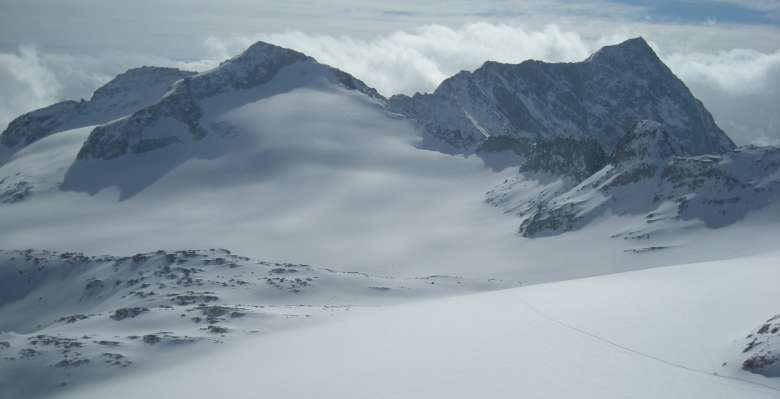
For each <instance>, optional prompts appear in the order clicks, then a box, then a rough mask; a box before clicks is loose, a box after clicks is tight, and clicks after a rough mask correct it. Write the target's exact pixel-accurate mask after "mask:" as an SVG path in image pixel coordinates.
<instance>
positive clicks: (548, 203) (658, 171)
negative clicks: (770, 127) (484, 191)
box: [489, 121, 780, 239]
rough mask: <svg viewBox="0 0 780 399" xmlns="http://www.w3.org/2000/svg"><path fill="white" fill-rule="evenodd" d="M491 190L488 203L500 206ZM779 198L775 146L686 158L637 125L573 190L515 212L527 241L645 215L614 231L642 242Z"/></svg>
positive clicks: (664, 133) (658, 131)
mask: <svg viewBox="0 0 780 399" xmlns="http://www.w3.org/2000/svg"><path fill="white" fill-rule="evenodd" d="M511 191H512V189H511V188H509V189H504V190H502V191H495V192H493V193H491V195H490V196H489V202H491V203H494V204H497V205H501V206H506V204H504V203H505V202H506V201H502V196H503V197H507V196H509V194H508V193H509V192H511ZM778 198H780V148H777V147H745V148H739V149H736V150H733V151H729V152H726V153H722V154H717V155H691V154H690V150H689V149H687V148H686V147H685V145H684V144H683V143H681V142H680V140H678V139H677V138H676V137H675V136H673V135H672V134H671V133H670V132H669V130H668V129H667V128H666V126H664V125H662V124H660V123H658V122H655V121H640V122H638V123H637V124H636V126H635V127H634V129H633V130H632V131H631V132H630V133H629V134H627V135H626V136H625V137H624V138H623V139H621V140H620V144H619V145H618V147H617V148H616V149H615V151H614V153H613V154H612V155H611V156H610V158H609V162H608V164H607V165H605V166H604V168H602V169H601V170H599V171H598V172H596V173H594V174H593V175H592V176H590V177H588V178H587V179H584V180H582V181H580V182H578V184H576V185H568V186H566V185H564V186H562V187H559V189H558V191H557V192H555V193H553V194H551V193H550V192H546V193H545V196H539V197H538V198H536V199H535V200H533V201H528V202H526V203H525V204H523V205H524V206H519V207H518V208H516V212H517V213H518V214H520V215H521V216H522V217H523V218H524V219H523V222H522V224H521V226H520V229H519V230H520V233H521V234H522V235H524V236H526V237H539V236H549V235H556V234H561V233H563V232H567V231H571V230H576V229H579V228H582V227H584V226H585V225H587V224H588V223H589V222H590V221H592V220H594V219H595V218H596V217H598V216H601V215H603V214H604V213H606V212H607V211H610V212H612V213H614V214H619V215H641V214H644V222H643V223H640V224H639V225H635V226H633V228H630V229H627V230H626V231H624V232H622V233H619V234H618V235H617V236H619V237H622V238H626V239H644V238H649V237H650V236H651V235H652V234H653V232H654V231H656V230H657V229H658V228H663V227H665V226H666V225H667V224H668V223H669V222H674V221H677V222H679V221H691V220H700V221H702V222H703V223H704V224H705V225H707V226H708V227H721V226H725V225H728V224H731V223H733V222H735V221H737V220H739V219H741V218H742V217H744V215H745V214H746V213H747V212H748V211H750V210H755V209H760V208H763V207H765V206H767V205H769V204H771V203H772V202H773V201H776V200H777V199H778Z"/></svg>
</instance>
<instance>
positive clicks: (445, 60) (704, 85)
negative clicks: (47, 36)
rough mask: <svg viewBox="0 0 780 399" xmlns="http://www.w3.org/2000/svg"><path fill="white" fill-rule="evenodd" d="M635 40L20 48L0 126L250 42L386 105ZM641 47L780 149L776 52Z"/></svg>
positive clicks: (499, 34) (448, 33) (0, 67)
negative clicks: (134, 74) (274, 48)
mask: <svg viewBox="0 0 780 399" xmlns="http://www.w3.org/2000/svg"><path fill="white" fill-rule="evenodd" d="M637 31H641V30H638V29H633V28H628V27H618V28H615V29H612V30H611V31H610V32H603V33H599V34H593V33H592V32H590V33H587V32H578V31H574V30H569V29H564V28H561V27H559V26H556V25H547V26H544V27H541V28H524V27H519V26H514V25H508V24H492V23H485V22H479V23H471V24H466V25H463V26H461V27H459V28H450V27H446V26H442V25H427V26H422V27H419V28H415V29H409V30H399V31H395V32H392V33H388V34H385V35H380V36H375V37H372V38H356V37H352V36H348V35H342V36H336V35H317V34H310V33H305V32H301V31H287V32H276V33H259V34H256V35H233V36H208V37H207V38H206V39H204V40H203V43H202V46H203V51H202V53H201V54H199V55H198V56H199V57H198V60H197V61H193V62H181V61H176V60H170V59H165V58H161V57H158V56H146V55H138V54H136V55H118V54H108V55H104V56H90V57H80V56H73V55H66V54H56V53H49V52H44V51H41V50H39V49H36V48H35V47H31V46H22V47H20V48H19V49H18V51H16V52H12V53H0V88H2V89H3V90H4V92H6V93H10V95H7V96H5V97H4V98H2V99H0V126H4V125H5V123H7V122H8V121H10V119H11V118H13V117H15V116H17V115H19V114H20V113H22V112H26V111H29V110H31V109H34V108H37V107H41V106H45V105H48V104H51V103H53V102H55V101H57V100H62V99H69V98H81V97H89V96H90V95H91V92H92V91H93V90H94V89H95V88H96V87H97V86H99V85H100V84H102V83H104V82H105V81H107V80H109V79H110V77H111V76H113V75H116V74H117V73H120V72H122V71H123V70H124V69H127V68H130V67H135V66H139V65H162V66H177V67H181V68H186V69H194V70H203V69H206V68H209V67H211V66H214V65H216V64H217V63H218V62H219V61H221V60H224V59H226V58H228V57H230V56H232V55H235V54H237V53H239V52H240V51H242V50H243V49H245V48H246V47H248V46H249V45H250V44H252V43H253V42H255V41H257V40H264V41H268V42H271V43H275V44H278V45H281V46H285V47H289V48H293V49H296V50H298V51H301V52H304V53H306V54H308V55H311V56H313V57H315V58H316V59H317V60H319V61H320V62H323V63H326V64H330V65H333V66H335V67H337V68H340V69H343V70H345V71H347V72H349V73H351V74H353V75H355V76H356V77H358V78H360V79H361V80H363V81H365V82H366V83H367V84H368V85H370V86H372V87H375V88H377V89H378V90H379V91H380V92H381V93H382V94H384V95H386V96H389V95H392V94H396V93H405V94H413V93H414V92H418V91H419V92H428V91H432V90H433V89H435V87H436V86H437V85H438V84H439V83H440V82H441V81H442V80H443V79H445V78H447V77H448V76H451V75H453V74H455V73H457V72H458V71H460V70H464V69H465V70H473V69H475V68H478V67H479V66H480V65H481V64H482V63H483V62H484V61H486V60H494V61H499V62H507V63H517V62H521V61H523V60H526V59H539V60H543V61H551V62H571V61H580V60H582V59H584V58H586V57H587V56H588V55H589V54H590V53H592V52H593V51H595V50H597V49H598V48H600V47H601V46H603V45H606V44H614V43H617V42H620V41H622V40H625V39H627V38H629V37H632V36H636V35H637V33H636V32H637ZM645 33H646V34H647V32H645ZM656 37H657V38H658V41H656V40H654V39H656ZM646 38H647V39H648V40H649V41H650V42H651V45H653V47H654V48H655V49H656V51H657V52H658V54H659V56H660V57H661V58H662V59H663V60H664V61H665V62H666V63H667V64H668V65H669V66H670V68H671V69H672V70H673V71H674V72H675V73H676V74H677V75H678V76H679V77H680V78H681V79H682V80H683V81H684V82H685V83H686V84H687V85H688V86H689V87H690V88H691V90H692V91H693V92H694V94H695V95H696V96H697V97H699V98H700V99H701V100H702V101H703V102H704V104H705V105H706V106H707V107H708V108H709V109H710V111H711V112H712V113H713V114H714V116H715V118H716V120H717V121H718V123H719V124H720V125H721V127H723V128H724V130H726V131H727V133H729V134H730V135H731V136H732V138H734V139H735V141H737V142H738V143H739V144H748V143H759V144H771V143H780V125H779V124H778V122H779V121H778V119H779V117H778V116H777V113H776V112H775V111H774V108H775V107H776V105H777V104H780V94H778V91H777V88H778V87H780V50H775V51H772V50H755V49H747V48H731V49H727V50H723V49H720V50H711V51H701V50H697V49H688V48H685V47H681V46H679V45H678V44H676V43H674V41H672V40H670V39H669V37H665V36H662V35H658V36H655V35H652V34H650V35H647V36H646Z"/></svg>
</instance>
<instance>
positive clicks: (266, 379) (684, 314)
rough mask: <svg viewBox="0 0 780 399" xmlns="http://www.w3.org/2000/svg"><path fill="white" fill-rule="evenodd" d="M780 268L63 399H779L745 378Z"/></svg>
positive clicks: (609, 293) (480, 311) (578, 296)
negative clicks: (750, 340) (750, 346)
mask: <svg viewBox="0 0 780 399" xmlns="http://www.w3.org/2000/svg"><path fill="white" fill-rule="evenodd" d="M778 261H780V255H778V254H777V253H775V254H771V255H764V256H757V257H749V258H741V259H736V260H728V261H717V262H706V263H697V264H687V265H680V266H673V267H665V268H655V269H651V270H644V271H636V272H629V273H621V274H613V275H608V276H600V277H594V278H587V279H580V280H571V281H565V282H556V283H550V284H542V285H535V286H530V287H521V288H512V289H506V290H501V291H496V292H490V293H480V294H473V295H466V296H457V297H451V298H446V299H437V300H430V301H424V302H415V303H411V304H406V305H398V306H386V307H381V308H378V309H377V308H371V309H356V310H353V311H352V312H349V314H345V315H342V316H341V317H339V318H337V319H336V320H333V321H331V322H328V323H323V324H318V325H312V326H308V327H304V328H300V329H296V330H291V331H286V332H282V333H271V334H268V335H265V336H262V337H253V338H247V339H245V340H243V341H241V342H240V343H236V344H235V345H233V346H232V347H231V348H229V349H225V350H223V351H220V352H213V353H206V354H188V355H184V354H182V356H187V357H186V358H184V357H182V358H181V359H178V360H179V361H177V365H176V366H166V367H162V366H159V367H146V368H144V370H138V371H137V372H134V373H133V374H129V375H128V376H126V377H125V378H121V379H117V380H111V381H107V382H105V383H103V384H100V385H96V386H93V387H90V388H89V389H86V390H77V391H71V392H67V391H65V392H63V395H61V396H58V397H62V398H104V397H115V398H136V397H140V396H145V395H148V394H149V393H150V392H154V394H155V396H159V397H169V398H213V397H217V396H226V397H231V398H256V397H264V396H267V397H274V398H314V397H331V398H335V397H339V398H364V397H377V398H398V397H407V398H431V397H450V398H474V397H491V398H496V397H517V396H518V395H521V396H523V397H528V398H547V397H576V398H605V397H608V398H620V397H625V398H776V397H778V395H779V394H780V382H779V381H777V380H776V379H769V378H766V377H764V376H761V375H757V374H751V373H748V372H746V371H744V370H742V369H741V364H742V361H743V360H744V358H745V354H744V353H742V352H741V351H742V346H743V344H744V342H745V341H744V338H745V336H746V334H748V332H749V331H750V329H751V326H752V325H754V324H756V323H757V321H761V320H764V319H766V318H767V317H768V315H773V314H776V313H777V311H778V309H777V304H778V303H780V290H778V289H777V281H780V269H778V268H777V264H778ZM775 350H777V348H775ZM174 382H175V383H174Z"/></svg>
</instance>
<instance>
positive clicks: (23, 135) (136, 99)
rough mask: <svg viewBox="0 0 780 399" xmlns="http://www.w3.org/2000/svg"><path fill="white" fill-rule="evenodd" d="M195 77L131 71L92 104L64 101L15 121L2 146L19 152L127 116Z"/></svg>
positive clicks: (161, 71) (1, 138) (175, 72)
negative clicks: (48, 138)
mask: <svg viewBox="0 0 780 399" xmlns="http://www.w3.org/2000/svg"><path fill="white" fill-rule="evenodd" d="M194 74H195V73H194V72H188V71H182V70H179V69H174V68H161V67H148V66H145V67H140V68H134V69H130V70H128V71H126V72H124V73H122V74H120V75H118V76H117V77H116V78H114V79H112V80H111V81H110V82H108V83H106V84H105V85H103V86H102V87H100V88H99V89H97V90H96V91H95V93H94V94H93V95H92V98H91V99H90V100H89V101H85V100H82V101H63V102H59V103H57V104H54V105H51V106H48V107H46V108H42V109H39V110H35V111H32V112H30V113H27V114H24V115H22V116H20V117H18V118H16V119H14V120H13V121H12V122H11V123H10V124H9V125H8V128H7V129H6V130H5V131H4V132H3V133H2V135H0V145H2V146H4V147H7V148H8V149H10V150H13V151H18V150H19V149H21V148H23V147H25V146H27V145H29V144H31V143H33V142H35V141H38V140H40V139H42V138H44V137H46V136H49V135H51V134H54V133H57V132H61V131H65V130H70V129H75V128H80V127H84V126H92V125H98V124H102V123H106V122H109V121H112V120H114V119H117V118H120V117H123V116H125V115H128V114H130V113H133V112H135V111H137V110H139V109H141V108H144V107H147V106H149V105H151V104H153V103H154V102H156V101H157V100H159V99H160V97H162V96H163V95H164V94H165V93H166V92H167V91H168V90H169V89H170V88H171V85H172V84H173V83H174V82H176V81H177V80H181V79H184V78H186V77H189V76H192V75H194Z"/></svg>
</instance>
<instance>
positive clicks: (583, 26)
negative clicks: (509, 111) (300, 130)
mask: <svg viewBox="0 0 780 399" xmlns="http://www.w3.org/2000/svg"><path fill="white" fill-rule="evenodd" d="M640 35H641V36H644V37H645V38H646V39H647V40H648V41H649V42H650V43H651V45H652V46H653V47H654V48H655V50H656V51H657V52H658V54H659V55H660V56H661V58H662V59H663V60H664V61H665V62H666V63H667V64H669V66H670V67H671V68H672V70H673V71H674V72H675V73H676V74H678V76H680V77H681V78H682V79H683V81H685V82H686V84H687V85H688V86H689V87H690V88H691V90H692V91H693V92H694V94H695V95H697V96H698V97H699V98H700V99H701V100H702V101H703V102H704V103H705V105H706V106H707V107H708V108H709V109H710V111H711V112H712V113H713V114H714V115H715V118H716V120H717V121H718V123H719V124H720V125H721V127H723V128H724V130H726V131H727V132H728V133H729V134H730V135H731V136H732V137H733V138H734V139H735V140H736V141H737V142H738V143H740V144H746V143H762V144H766V143H780V116H778V114H780V113H778V112H777V108H778V106H779V105H780V0H728V1H699V0H659V1H644V0H623V1H608V0H589V1H579V2H572V1H555V0H530V1H507V0H492V1H463V0H449V1H423V0H415V1H411V0H396V1H393V2H369V1H361V0H338V1H327V2H326V1H313V0H286V1H248V0H222V1H207V0H169V1H161V0H134V1H126V2H124V1H123V2H119V1H110V0H0V90H2V92H3V93H4V95H3V96H2V97H0V128H2V127H4V126H5V124H6V123H8V122H9V121H10V120H11V119H12V118H14V117H16V116H18V115H19V114H21V113H23V112H26V111H30V110H32V109H35V108H37V107H41V106H45V105H48V104H50V103H52V102H55V101H58V100H63V99H71V98H75V99H78V98H82V97H87V98H88V97H89V96H90V95H91V93H92V91H93V90H94V89H95V88H96V87H98V86H99V85H100V84H102V83H105V82H106V81H107V80H109V79H110V78H111V77H112V76H114V75H116V74H118V73H120V72H122V71H124V70H125V69H127V68H130V67H135V66H140V65H166V66H178V67H181V68H188V69H194V70H203V69H206V68H209V67H211V66H213V65H215V64H216V63H218V62H219V61H221V60H223V59H225V58H226V57H229V56H231V55H234V54H236V53H238V52H240V51H241V50H243V49H244V48H245V47H246V46H248V45H249V44H251V43H252V42H254V41H256V40H265V41H270V42H273V43H275V44H279V45H283V46H287V47H291V48H295V49H297V50H300V51H303V52H305V53H307V54H309V55H312V56H314V57H315V58H317V59H318V60H320V61H321V62H324V63H328V64H331V65H334V66H336V67H339V68H342V69H344V70H346V71H347V72H350V73H352V74H354V75H355V76H357V77H358V78H360V79H362V80H364V81H365V82H366V83H368V84H369V85H371V86H374V87H376V88H377V89H378V90H379V91H380V92H381V93H382V94H384V95H388V96H389V95H391V94H394V93H399V92H402V93H414V92H415V91H430V90H432V89H433V88H435V87H436V85H437V84H438V83H439V82H440V81H441V80H442V79H444V78H445V77H447V76H449V75H451V74H453V73H455V72H457V71H459V70H461V69H474V68H476V67H478V66H479V65H480V64H482V62H484V61H485V60H497V61H502V62H520V61H522V60H524V59H528V58H535V59H541V60H545V61H578V60H581V59H584V58H585V57H587V55H588V54H590V53H591V52H592V51H595V50H596V49H598V48H599V47H600V46H603V45H605V44H613V43H617V42H619V41H621V40H624V39H626V38H629V37H635V36H640Z"/></svg>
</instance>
